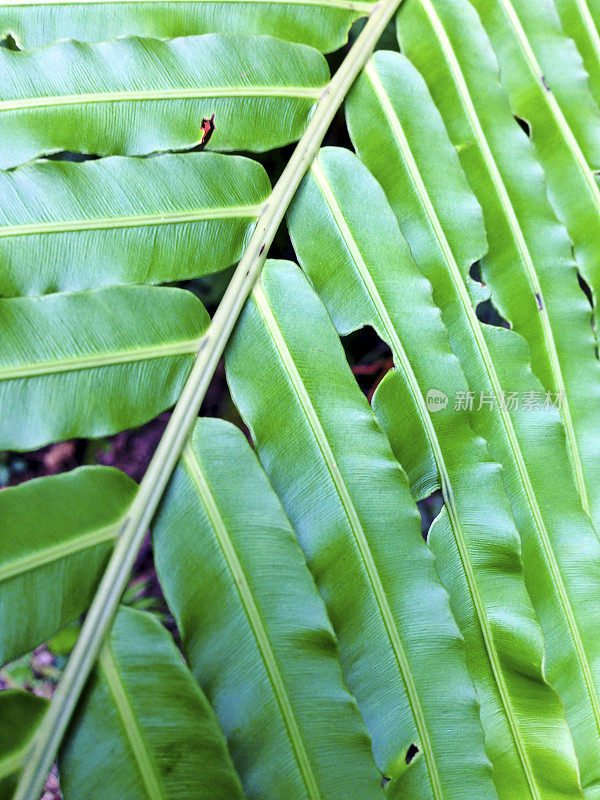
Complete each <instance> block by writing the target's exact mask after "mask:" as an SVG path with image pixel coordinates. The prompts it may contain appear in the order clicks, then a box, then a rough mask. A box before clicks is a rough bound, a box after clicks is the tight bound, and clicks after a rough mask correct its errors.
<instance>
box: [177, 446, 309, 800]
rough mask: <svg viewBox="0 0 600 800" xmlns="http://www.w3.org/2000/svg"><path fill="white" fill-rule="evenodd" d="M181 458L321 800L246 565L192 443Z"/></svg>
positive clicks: (299, 758) (305, 773)
mask: <svg viewBox="0 0 600 800" xmlns="http://www.w3.org/2000/svg"><path fill="white" fill-rule="evenodd" d="M182 461H183V464H184V466H185V468H186V470H187V472H188V474H189V476H190V478H191V480H192V481H193V482H194V484H195V486H196V488H197V490H198V494H199V495H200V499H201V501H202V503H203V505H204V507H205V509H206V513H207V515H208V518H209V520H210V523H211V526H212V528H213V530H214V532H215V536H216V539H217V542H218V544H219V547H220V548H221V552H222V553H223V556H224V557H225V560H226V562H227V566H228V567H229V570H230V573H231V576H232V578H233V582H234V584H235V587H236V589H237V591H238V595H239V597H240V601H241V603H242V606H243V608H244V613H245V614H246V618H247V620H248V623H249V625H250V628H251V630H252V633H253V635H254V639H255V641H256V646H257V648H258V651H259V653H260V656H261V659H262V662H263V664H264V665H265V670H266V672H267V675H268V677H269V682H270V683H271V687H272V689H273V694H274V695H275V699H276V700H277V704H278V706H279V709H280V712H281V716H282V718H283V723H284V725H285V728H286V730H287V733H288V737H289V740H290V745H291V747H292V751H293V753H294V758H295V759H296V763H297V764H298V769H299V771H300V775H301V776H302V780H303V782H304V785H305V787H306V791H307V797H308V798H309V800H322V796H321V791H320V789H319V786H318V783H317V779H316V777H315V775H314V772H313V769H312V766H311V764H310V759H309V757H308V753H307V752H306V748H305V746H304V741H303V738H302V734H301V733H300V728H299V726H298V723H297V721H296V715H295V714H294V710H293V708H292V704H291V701H290V699H289V696H288V693H287V690H286V688H285V683H284V681H283V678H282V676H281V672H280V670H279V665H278V663H277V658H276V657H275V653H274V652H273V649H272V647H271V642H270V640H269V635H268V633H267V631H266V629H265V626H264V623H263V621H262V617H261V613H260V611H259V609H258V607H257V605H256V602H255V600H254V597H253V595H252V590H251V589H250V585H249V583H248V579H247V578H246V574H245V572H244V568H243V566H242V564H241V562H240V560H239V558H238V555H237V553H236V551H235V547H234V545H233V542H232V541H231V539H230V537H229V533H228V531H227V526H226V524H225V521H224V520H223V517H222V516H221V512H220V510H219V508H218V506H217V503H216V500H215V498H214V496H213V493H212V491H211V489H210V486H209V484H208V481H207V480H206V478H205V476H204V473H203V471H202V467H201V465H200V463H199V460H198V458H197V456H196V453H195V452H194V448H193V447H192V445H191V444H190V443H189V442H188V443H187V445H186V446H185V449H184V451H183V454H182Z"/></svg>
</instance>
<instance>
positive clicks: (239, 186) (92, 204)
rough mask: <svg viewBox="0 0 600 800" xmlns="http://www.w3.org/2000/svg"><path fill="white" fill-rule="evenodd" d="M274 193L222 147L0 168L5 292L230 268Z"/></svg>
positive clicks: (253, 168) (261, 174)
mask: <svg viewBox="0 0 600 800" xmlns="http://www.w3.org/2000/svg"><path fill="white" fill-rule="evenodd" d="M269 193H270V184H269V179H268V177H267V174H266V172H265V171H264V169H263V168H262V167H261V166H260V164H258V163H257V162H255V161H251V160H250V159H247V158H242V157H240V156H224V155H220V154H219V153H202V154H200V153H189V154H181V155H164V156H161V157H158V158H118V157H117V158H103V159H100V160H98V161H88V162H87V163H84V164H73V163H71V162H68V161H63V162H52V161H42V162H38V163H35V164H31V165H28V166H25V167H22V168H21V169H17V170H13V171H11V172H0V195H1V196H2V204H1V205H0V259H1V260H2V274H1V275H0V294H2V295H5V296H14V295H23V294H47V293H49V292H63V291H68V290H80V289H90V288H94V287H97V286H103V285H106V284H111V283H119V284H123V283H161V282H167V281H176V280H182V279H184V278H192V277H197V276H199V275H204V274H206V273H209V272H216V271H218V270H221V269H224V268H225V267H228V266H230V265H231V264H233V263H234V262H235V261H237V260H238V259H239V258H240V256H241V254H242V251H243V248H244V245H245V243H246V241H247V238H248V236H249V234H250V233H251V230H252V228H253V227H254V225H255V223H256V219H257V217H258V214H259V212H260V209H261V206H262V204H263V203H264V201H265V200H266V199H267V197H268V196H269ZM34 265H35V266H34Z"/></svg>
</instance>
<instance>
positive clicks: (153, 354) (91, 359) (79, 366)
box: [0, 336, 202, 383]
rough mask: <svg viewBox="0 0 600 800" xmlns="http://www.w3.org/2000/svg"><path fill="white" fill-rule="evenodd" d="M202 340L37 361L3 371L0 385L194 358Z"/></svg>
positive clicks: (5, 368) (200, 338) (0, 374)
mask: <svg viewBox="0 0 600 800" xmlns="http://www.w3.org/2000/svg"><path fill="white" fill-rule="evenodd" d="M201 340H202V336H200V337H198V338H197V339H188V340H187V341H183V342H172V343H170V344H163V345H155V346H153V347H138V348H133V349H131V350H118V351H115V352H114V353H103V354H95V353H90V354H86V355H81V356H77V357H74V358H62V359H57V360H55V361H38V362H30V363H28V364H17V365H15V366H8V367H0V383H1V382H2V381H8V380H17V379H22V378H38V377H40V376H41V375H55V374H59V373H63V372H75V371H78V370H84V369H100V368H101V367H112V366H115V365H117V364H129V363H138V362H139V361H150V360H152V359H155V358H166V357H168V356H171V357H174V356H182V355H191V354H192V353H195V352H196V351H197V349H198V347H199V345H200V342H201Z"/></svg>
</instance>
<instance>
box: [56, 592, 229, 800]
mask: <svg viewBox="0 0 600 800" xmlns="http://www.w3.org/2000/svg"><path fill="white" fill-rule="evenodd" d="M59 767H60V782H61V791H62V794H63V797H64V798H65V800H88V798H91V797H93V798H98V799H99V798H101V797H106V798H108V797H118V798H119V800H242V799H243V792H242V789H241V786H240V783H239V778H238V777H237V775H236V773H235V770H234V768H233V764H232V762H231V757H230V755H229V753H228V752H227V745H226V743H225V739H224V737H223V734H222V732H221V731H220V730H219V726H218V724H217V721H216V719H215V716H214V713H213V711H212V709H211V708H210V706H209V704H208V702H207V700H206V698H205V696H204V695H203V694H202V692H201V691H200V689H199V687H198V685H197V684H196V683H195V681H194V680H193V678H192V676H191V674H190V672H189V670H188V669H187V667H186V666H185V664H184V663H183V661H182V659H181V654H180V653H179V651H178V650H177V647H176V646H175V644H174V642H173V640H172V639H171V637H170V635H169V634H168V632H167V631H166V630H165V629H164V628H163V627H162V626H161V624H160V623H159V622H158V620H157V619H156V618H154V617H153V616H151V615H150V614H146V613H144V612H142V611H135V610H133V609H131V608H126V607H122V608H121V609H120V610H119V612H118V614H117V617H116V619H115V622H114V624H113V627H112V630H111V633H110V635H109V637H108V638H107V640H106V642H105V644H104V645H103V648H102V651H101V654H100V658H99V660H98V664H97V666H96V669H95V672H94V674H93V675H92V677H91V679H90V682H89V684H88V686H87V688H86V692H85V694H84V696H83V698H82V701H81V703H80V705H79V707H78V713H77V714H76V715H75V717H74V719H73V724H72V727H71V731H70V734H69V735H68V736H67V739H66V740H65V743H64V745H63V749H62V751H61V754H60V759H59Z"/></svg>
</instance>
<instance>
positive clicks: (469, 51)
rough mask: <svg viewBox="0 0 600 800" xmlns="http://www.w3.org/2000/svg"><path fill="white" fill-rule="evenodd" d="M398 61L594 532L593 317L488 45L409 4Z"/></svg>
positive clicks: (452, 21)
mask: <svg viewBox="0 0 600 800" xmlns="http://www.w3.org/2000/svg"><path fill="white" fill-rule="evenodd" d="M397 19H398V36H399V40H400V41H401V43H402V50H403V52H404V53H405V54H406V55H407V56H408V57H409V58H410V60H411V61H412V63H413V64H414V65H415V66H416V67H417V68H418V69H419V70H420V71H421V73H422V75H423V77H424V78H425V80H426V82H427V85H428V88H429V90H430V92H431V94H432V97H433V99H434V101H435V103H436V105H437V107H438V109H439V110H440V112H441V114H442V117H443V118H444V121H445V123H446V127H447V129H448V133H449V135H450V138H451V140H452V143H453V144H454V145H455V147H459V146H460V145H461V144H462V143H465V142H469V143H470V145H471V146H470V147H468V148H464V149H462V150H459V156H460V160H461V162H462V165H463V167H464V170H465V174H466V175H467V178H468V179H469V183H470V185H471V187H472V189H473V191H474V192H475V195H476V196H477V199H478V200H479V202H480V203H481V206H482V209H483V214H484V219H485V226H486V231H487V234H488V239H489V243H490V249H489V252H488V253H487V254H486V255H485V256H484V258H483V260H482V272H483V278H484V280H485V283H486V284H487V285H488V286H490V288H491V289H492V299H493V301H494V303H495V305H496V306H497V307H498V309H499V311H500V313H501V314H502V316H503V317H505V318H506V319H507V320H508V321H509V322H510V323H511V326H512V327H513V328H514V329H515V330H516V331H518V332H519V333H521V334H522V335H523V336H524V338H525V339H526V340H527V343H528V344H529V347H530V349H531V361H532V368H533V371H534V372H535V374H536V375H537V377H538V378H540V380H541V381H542V384H543V386H544V389H545V390H546V391H548V392H551V393H553V394H554V395H559V396H560V397H561V403H560V412H561V417H562V421H563V424H564V426H565V431H566V436H567V446H568V450H569V456H570V459H571V463H572V465H573V471H574V476H575V480H576V485H577V489H578V491H579V494H580V497H581V499H582V504H583V506H584V509H585V510H586V511H588V512H590V509H591V511H592V516H593V519H594V520H595V521H596V522H600V458H599V452H600V441H599V439H598V431H597V420H596V412H597V402H598V399H599V398H600V364H598V360H597V359H596V357H595V352H594V343H595V340H594V336H593V333H592V330H591V326H590V307H589V303H588V302H587V299H586V298H585V295H584V294H583V292H582V291H581V289H580V287H579V283H578V280H577V269H576V266H575V263H574V261H573V257H572V252H571V243H570V240H569V238H568V236H567V233H566V231H565V229H564V228H563V226H562V225H561V224H560V223H559V222H558V220H557V219H556V217H555V216H554V213H553V210H552V207H551V206H550V203H549V201H548V196H547V190H546V184H545V182H544V178H543V173H542V170H541V167H540V165H539V163H538V162H537V160H536V159H535V154H534V149H533V147H532V145H531V143H530V141H529V140H528V138H527V136H526V135H525V134H524V133H523V131H521V129H520V128H519V126H518V125H517V123H516V122H515V120H514V119H513V116H512V114H511V112H510V108H509V105H508V99H507V97H506V93H505V92H504V90H503V89H502V88H501V86H500V82H499V73H498V68H497V66H496V62H495V58H494V54H493V51H492V49H491V46H490V44H489V40H488V39H487V36H486V34H485V32H484V30H483V28H482V26H481V23H480V21H479V18H478V16H477V14H476V13H475V11H474V10H473V8H472V7H471V6H470V5H469V4H468V3H467V2H465V1H464V0H453V1H452V2H448V0H416V1H415V2H412V0H409V2H408V3H406V4H405V5H404V6H403V8H402V12H401V13H400V14H399V15H398V18H397Z"/></svg>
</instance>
